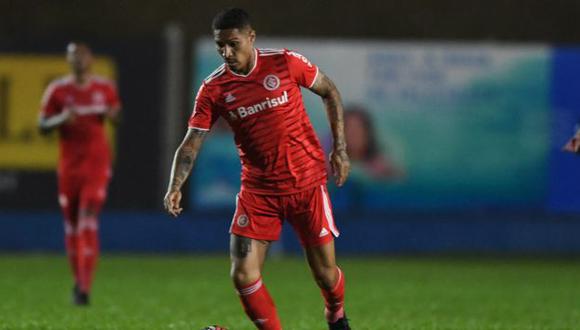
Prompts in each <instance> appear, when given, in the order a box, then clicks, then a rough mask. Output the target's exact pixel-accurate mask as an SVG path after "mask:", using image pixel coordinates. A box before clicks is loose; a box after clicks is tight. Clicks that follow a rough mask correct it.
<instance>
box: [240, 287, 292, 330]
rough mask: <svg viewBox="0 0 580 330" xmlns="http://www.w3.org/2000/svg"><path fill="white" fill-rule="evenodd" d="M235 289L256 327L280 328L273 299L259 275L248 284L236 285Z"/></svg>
mask: <svg viewBox="0 0 580 330" xmlns="http://www.w3.org/2000/svg"><path fill="white" fill-rule="evenodd" d="M237 290H238V295H239V296H240V301H241V302H242V305H243V306H244V311H245V312H246V314H247V315H248V316H249V317H250V319H251V320H252V321H253V322H254V324H255V325H256V327H258V329H263V330H281V329H282V325H281V324H280V319H278V314H277V313H276V306H275V305H274V301H273V300H272V297H270V293H268V290H267V289H266V286H265V285H264V284H263V283H262V278H261V277H260V278H259V279H258V280H257V281H256V282H254V283H252V284H250V285H248V286H244V287H238V288H237Z"/></svg>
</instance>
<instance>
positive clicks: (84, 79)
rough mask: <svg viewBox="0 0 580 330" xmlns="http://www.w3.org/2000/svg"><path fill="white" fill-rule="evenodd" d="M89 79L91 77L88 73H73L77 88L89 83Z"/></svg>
mask: <svg viewBox="0 0 580 330" xmlns="http://www.w3.org/2000/svg"><path fill="white" fill-rule="evenodd" d="M90 77H91V75H90V73H88V72H82V73H76V72H75V73H73V78H74V81H75V84H77V85H79V86H85V85H86V84H87V83H88V82H89V79H90Z"/></svg>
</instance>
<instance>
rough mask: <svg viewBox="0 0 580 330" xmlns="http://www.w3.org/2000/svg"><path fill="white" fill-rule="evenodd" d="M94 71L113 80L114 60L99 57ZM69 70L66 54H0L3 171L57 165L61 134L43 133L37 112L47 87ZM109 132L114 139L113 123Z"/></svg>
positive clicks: (36, 168) (1, 166)
mask: <svg viewBox="0 0 580 330" xmlns="http://www.w3.org/2000/svg"><path fill="white" fill-rule="evenodd" d="M93 72H94V73H95V74H98V75H100V76H103V77H107V78H111V79H114V78H115V77H116V68H115V63H114V62H113V60H112V59H110V58H107V57H96V58H95V59H94V61H93ZM68 73H69V67H68V64H67V62H66V61H65V56H64V54H63V55H61V56H58V55H0V170H51V169H55V168H56V164H57V160H58V135H57V134H58V133H56V132H54V133H51V134H50V135H49V136H42V135H40V133H39V131H38V128H37V127H38V115H39V112H40V100H41V98H42V95H43V93H44V90H45V88H46V86H48V84H49V83H50V82H51V81H52V80H54V79H56V78H59V77H62V76H64V75H66V74H68ZM107 133H108V136H109V141H111V142H112V141H113V129H112V128H111V127H110V126H108V127H107ZM112 145H113V146H114V143H112Z"/></svg>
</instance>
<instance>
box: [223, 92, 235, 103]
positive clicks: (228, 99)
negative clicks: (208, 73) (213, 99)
mask: <svg viewBox="0 0 580 330" xmlns="http://www.w3.org/2000/svg"><path fill="white" fill-rule="evenodd" d="M235 100H236V97H235V96H234V95H232V93H227V94H226V96H225V98H224V101H225V102H226V103H232V102H234V101H235Z"/></svg>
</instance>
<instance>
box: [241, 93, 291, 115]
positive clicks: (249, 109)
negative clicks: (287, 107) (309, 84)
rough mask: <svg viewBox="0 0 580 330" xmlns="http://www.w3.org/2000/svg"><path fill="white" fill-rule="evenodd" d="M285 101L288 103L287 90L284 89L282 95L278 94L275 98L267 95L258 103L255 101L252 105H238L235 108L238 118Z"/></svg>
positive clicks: (276, 105)
mask: <svg viewBox="0 0 580 330" xmlns="http://www.w3.org/2000/svg"><path fill="white" fill-rule="evenodd" d="M286 103H288V91H284V94H282V96H278V97H275V98H269V97H267V98H266V99H265V100H264V101H262V102H260V103H256V104H254V105H250V106H247V107H239V108H237V109H236V111H237V112H238V116H239V117H240V118H245V117H247V116H251V115H253V114H256V113H258V112H260V111H264V110H268V109H273V108H276V107H278V106H280V105H283V104H286Z"/></svg>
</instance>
